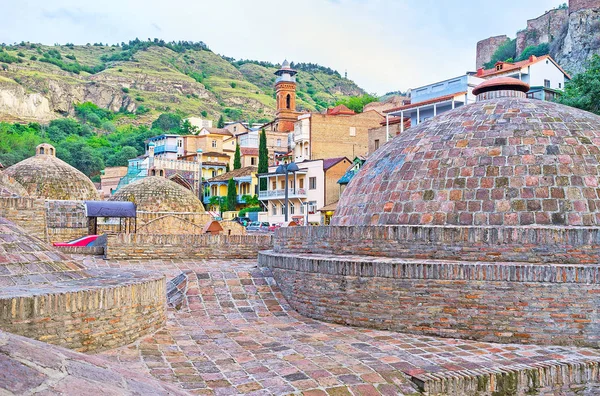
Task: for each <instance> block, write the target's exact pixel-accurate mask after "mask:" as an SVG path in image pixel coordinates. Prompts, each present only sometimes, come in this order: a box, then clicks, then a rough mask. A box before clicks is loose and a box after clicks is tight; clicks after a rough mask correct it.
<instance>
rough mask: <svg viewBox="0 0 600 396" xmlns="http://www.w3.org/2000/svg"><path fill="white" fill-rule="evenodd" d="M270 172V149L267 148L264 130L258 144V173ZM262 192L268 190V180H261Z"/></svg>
mask: <svg viewBox="0 0 600 396" xmlns="http://www.w3.org/2000/svg"><path fill="white" fill-rule="evenodd" d="M267 172H269V149H268V148H267V133H266V132H265V129H264V128H263V129H262V131H260V140H259V142H258V173H259V174H260V173H267ZM259 189H260V191H264V190H266V189H267V179H264V178H263V179H260V188H259Z"/></svg>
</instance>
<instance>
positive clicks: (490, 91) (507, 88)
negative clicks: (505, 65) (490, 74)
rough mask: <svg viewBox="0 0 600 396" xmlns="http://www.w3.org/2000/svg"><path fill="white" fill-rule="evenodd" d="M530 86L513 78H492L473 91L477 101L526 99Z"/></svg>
mask: <svg viewBox="0 0 600 396" xmlns="http://www.w3.org/2000/svg"><path fill="white" fill-rule="evenodd" d="M528 91H529V84H527V83H526V82H523V81H521V80H517V79H516V78H512V77H497V78H492V79H491V80H487V81H484V82H482V83H481V84H479V85H478V86H476V87H475V88H474V89H473V95H477V101H481V100H489V99H497V98H525V97H526V94H527V92H528Z"/></svg>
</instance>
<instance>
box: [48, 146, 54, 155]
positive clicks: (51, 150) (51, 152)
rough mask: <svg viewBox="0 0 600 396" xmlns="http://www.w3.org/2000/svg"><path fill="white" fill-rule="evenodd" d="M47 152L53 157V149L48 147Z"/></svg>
mask: <svg viewBox="0 0 600 396" xmlns="http://www.w3.org/2000/svg"><path fill="white" fill-rule="evenodd" d="M48 150H49V151H50V155H54V149H53V148H52V147H50V148H49V149H48Z"/></svg>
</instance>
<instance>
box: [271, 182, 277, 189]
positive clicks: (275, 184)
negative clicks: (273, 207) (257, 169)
mask: <svg viewBox="0 0 600 396" xmlns="http://www.w3.org/2000/svg"><path fill="white" fill-rule="evenodd" d="M272 185H273V188H272V190H277V182H276V181H275V180H273V183H272Z"/></svg>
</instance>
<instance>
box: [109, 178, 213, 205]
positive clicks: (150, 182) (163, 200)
mask: <svg viewBox="0 0 600 396" xmlns="http://www.w3.org/2000/svg"><path fill="white" fill-rule="evenodd" d="M109 200H110V201H129V202H134V203H135V204H136V205H137V209H138V210H142V211H148V212H194V213H203V212H204V206H202V202H200V200H199V199H198V198H197V197H196V196H195V195H194V193H192V192H191V191H190V190H188V189H187V188H185V187H182V186H180V185H179V184H177V183H175V182H172V181H170V180H167V179H165V178H164V177H158V176H149V177H145V178H143V179H141V180H138V181H135V182H133V183H131V184H128V185H127V186H125V187H123V188H121V189H119V191H117V192H116V193H115V194H114V195H113V196H111V197H110V198H109Z"/></svg>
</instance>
